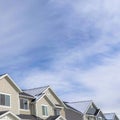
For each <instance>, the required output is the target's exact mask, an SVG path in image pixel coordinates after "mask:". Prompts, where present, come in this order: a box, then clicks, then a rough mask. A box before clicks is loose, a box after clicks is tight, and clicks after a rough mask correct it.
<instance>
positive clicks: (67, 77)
mask: <svg viewBox="0 0 120 120" xmlns="http://www.w3.org/2000/svg"><path fill="white" fill-rule="evenodd" d="M0 3H1V4H0V14H1V17H0V26H1V29H0V39H1V42H0V48H1V50H0V54H1V56H0V63H1V65H0V68H1V72H8V73H10V74H12V76H13V77H14V78H15V80H16V81H17V82H18V83H19V85H20V86H21V87H22V88H25V87H27V88H31V87H38V86H42V85H48V84H49V85H51V86H52V87H53V89H54V90H55V91H56V92H57V93H58V94H59V95H60V96H61V98H63V99H64V100H69V101H75V100H83V99H93V100H95V102H96V103H98V105H99V106H100V107H101V108H103V109H102V110H104V111H115V112H117V113H120V109H119V107H118V105H119V99H120V96H119V94H118V91H119V84H120V82H119V78H120V76H119V64H120V62H119V61H120V49H119V47H120V37H119V34H120V33H119V31H120V22H119V21H120V14H119V10H120V8H119V4H120V1H119V0H114V1H113V0H86V1H84V0H74V1H73V0H60V1H58V0H48V1H44V0H41V1H39V0H36V1H32V0H31V1H30V0H29V1H28V0H27V1H19V2H15V1H14V0H12V2H7V3H6V2H5V1H0ZM73 96H75V97H74V98H73ZM108 99H109V101H108Z"/></svg>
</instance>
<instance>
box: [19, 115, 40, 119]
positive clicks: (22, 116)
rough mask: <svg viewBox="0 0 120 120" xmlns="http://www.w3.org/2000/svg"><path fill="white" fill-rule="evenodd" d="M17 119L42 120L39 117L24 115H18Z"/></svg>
mask: <svg viewBox="0 0 120 120" xmlns="http://www.w3.org/2000/svg"><path fill="white" fill-rule="evenodd" d="M18 117H20V118H21V119H23V120H24V119H25V120H42V119H41V118H39V117H36V116H34V115H24V114H20V115H18Z"/></svg>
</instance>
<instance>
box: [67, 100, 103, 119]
mask: <svg viewBox="0 0 120 120" xmlns="http://www.w3.org/2000/svg"><path fill="white" fill-rule="evenodd" d="M65 104H66V105H67V106H69V107H70V108H72V109H74V110H77V111H78V112H79V114H80V113H81V115H82V114H83V117H81V118H80V115H79V119H78V120H80V119H83V120H105V116H104V114H103V113H102V111H101V110H100V109H98V108H97V106H96V105H95V104H94V102H93V101H92V100H88V101H78V102H66V103H65ZM66 114H67V113H66ZM66 116H67V115H66ZM70 120H72V119H70Z"/></svg>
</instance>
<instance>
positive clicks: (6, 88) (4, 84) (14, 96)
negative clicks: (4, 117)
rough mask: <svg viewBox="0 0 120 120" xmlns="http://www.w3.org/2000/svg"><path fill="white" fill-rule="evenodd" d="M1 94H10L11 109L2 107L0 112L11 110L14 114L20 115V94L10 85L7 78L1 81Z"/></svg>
mask: <svg viewBox="0 0 120 120" xmlns="http://www.w3.org/2000/svg"><path fill="white" fill-rule="evenodd" d="M0 92H1V93H6V94H10V96H11V97H10V99H11V100H10V102H11V106H10V107H3V106H0V111H6V110H10V111H12V112H13V113H14V114H19V109H18V108H19V93H18V92H17V91H16V90H15V89H14V87H13V86H12V85H11V84H10V82H9V80H7V78H3V79H0Z"/></svg>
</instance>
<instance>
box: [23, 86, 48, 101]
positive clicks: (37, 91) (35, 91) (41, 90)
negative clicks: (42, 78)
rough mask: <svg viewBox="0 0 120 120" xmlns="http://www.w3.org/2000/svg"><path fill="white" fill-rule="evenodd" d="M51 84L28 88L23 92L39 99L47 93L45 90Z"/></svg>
mask: <svg viewBox="0 0 120 120" xmlns="http://www.w3.org/2000/svg"><path fill="white" fill-rule="evenodd" d="M48 88H49V86H43V87H38V88H32V89H26V90H23V92H24V93H25V94H27V95H30V96H33V97H34V98H35V100H38V99H39V98H41V97H42V96H43V95H44V94H45V90H47V89H48Z"/></svg>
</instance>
